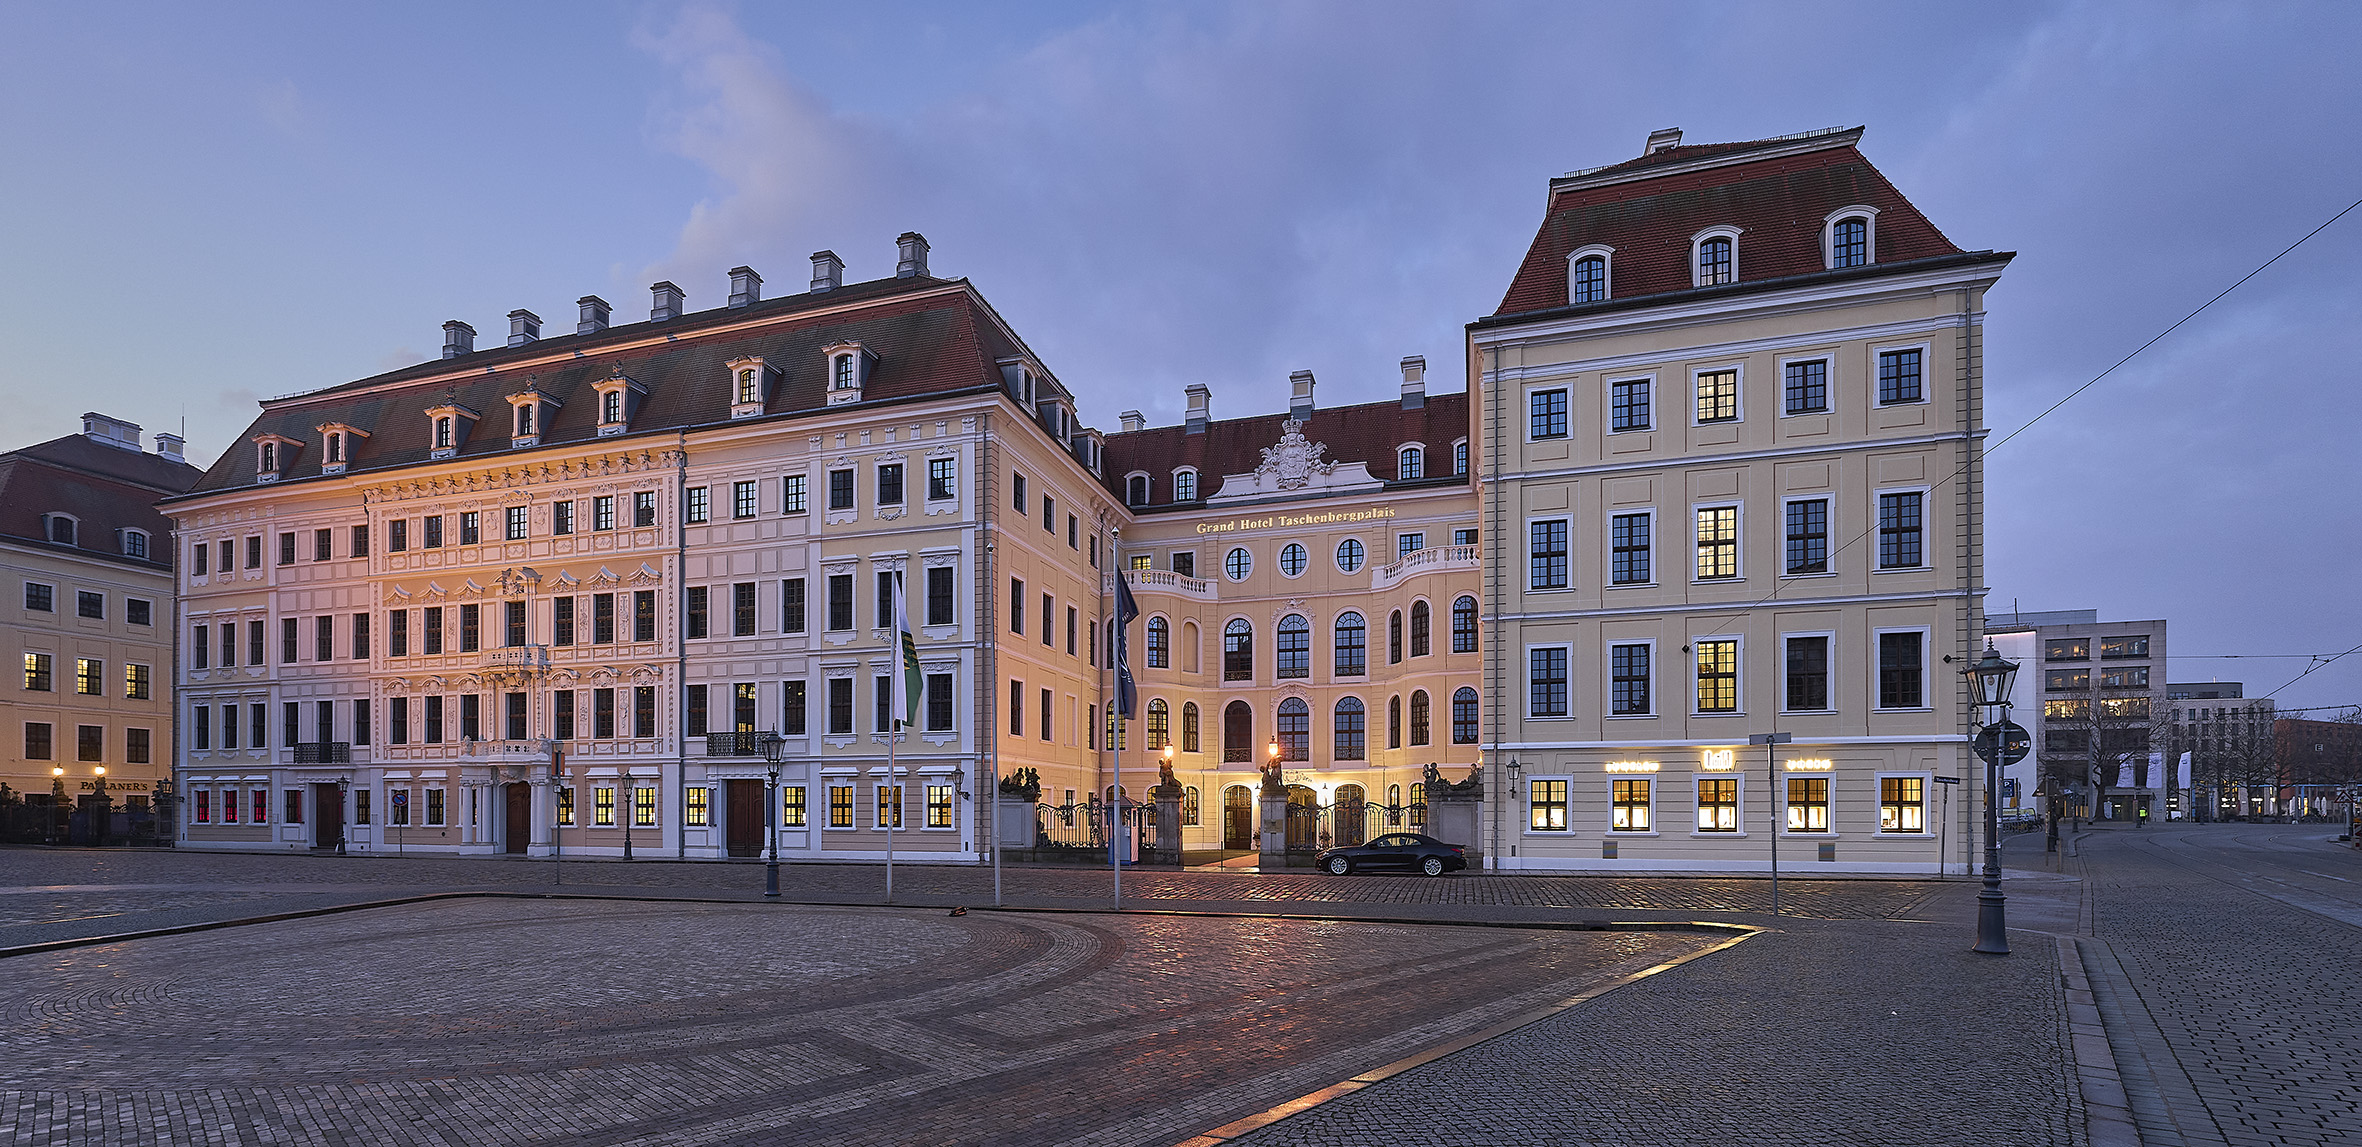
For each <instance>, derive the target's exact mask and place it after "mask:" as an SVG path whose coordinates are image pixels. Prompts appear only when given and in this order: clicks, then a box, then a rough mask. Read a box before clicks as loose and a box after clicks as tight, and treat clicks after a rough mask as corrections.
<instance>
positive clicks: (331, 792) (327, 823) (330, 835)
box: [312, 785, 344, 848]
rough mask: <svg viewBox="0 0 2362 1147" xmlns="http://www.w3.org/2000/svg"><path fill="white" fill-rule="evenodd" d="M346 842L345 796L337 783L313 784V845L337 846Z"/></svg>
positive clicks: (321, 846) (320, 846) (318, 846)
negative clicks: (338, 790) (337, 787)
mask: <svg viewBox="0 0 2362 1147" xmlns="http://www.w3.org/2000/svg"><path fill="white" fill-rule="evenodd" d="M343 843H344V796H343V794H341V793H339V792H337V791H336V786H335V785H313V786H312V847H313V848H335V847H338V846H339V845H342V844H343Z"/></svg>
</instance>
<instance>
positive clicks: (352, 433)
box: [313, 422, 369, 474]
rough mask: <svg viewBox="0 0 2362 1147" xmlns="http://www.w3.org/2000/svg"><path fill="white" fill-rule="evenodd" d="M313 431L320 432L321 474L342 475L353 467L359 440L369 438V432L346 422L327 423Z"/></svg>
mask: <svg viewBox="0 0 2362 1147" xmlns="http://www.w3.org/2000/svg"><path fill="white" fill-rule="evenodd" d="M313 429H315V430H317V431H319V432H320V472H321V473H322V474H342V473H344V472H345V468H346V467H348V466H350V465H352V460H353V449H354V447H355V446H357V445H358V444H359V443H358V442H357V441H356V440H357V439H362V438H367V437H369V432H368V431H366V430H363V429H361V428H360V427H358V426H354V425H351V424H350V423H344V422H326V423H322V424H320V425H319V426H316V427H313Z"/></svg>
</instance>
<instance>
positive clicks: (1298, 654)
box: [1272, 613, 1312, 678]
mask: <svg viewBox="0 0 2362 1147" xmlns="http://www.w3.org/2000/svg"><path fill="white" fill-rule="evenodd" d="M1272 644H1273V646H1274V647H1275V648H1276V649H1277V650H1278V652H1279V662H1278V664H1279V669H1278V673H1279V676H1280V677H1282V678H1289V677H1310V676H1312V623H1311V622H1309V621H1306V620H1304V615H1303V614H1301V613H1291V614H1289V615H1287V616H1286V617H1283V618H1280V619H1279V639H1278V640H1277V641H1275V642H1273V643H1272Z"/></svg>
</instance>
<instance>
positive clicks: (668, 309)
mask: <svg viewBox="0 0 2362 1147" xmlns="http://www.w3.org/2000/svg"><path fill="white" fill-rule="evenodd" d="M648 293H649V294H650V295H651V296H653V298H654V301H653V302H651V303H650V304H649V305H648V321H649V322H652V323H661V322H663V321H664V320H666V319H677V318H680V317H681V304H682V302H683V301H684V300H686V299H687V298H688V296H686V295H683V294H682V293H681V289H680V288H679V287H676V286H673V285H672V283H670V282H663V283H657V284H655V285H654V286H651V287H649V288H648Z"/></svg>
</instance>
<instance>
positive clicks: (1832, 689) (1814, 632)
mask: <svg viewBox="0 0 2362 1147" xmlns="http://www.w3.org/2000/svg"><path fill="white" fill-rule="evenodd" d="M1794 637H1825V638H1827V639H1828V640H1829V707H1828V708H1826V709H1791V708H1789V707H1788V640H1789V639H1790V638H1794ZM1779 654H1780V670H1779V672H1780V696H1779V703H1780V706H1779V709H1778V712H1781V713H1835V712H1838V708H1837V655H1838V647H1837V631H1836V630H1834V629H1798V630H1781V631H1780V649H1779ZM1872 687H1873V688H1875V687H1876V683H1875V682H1873V683H1872Z"/></svg>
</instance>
